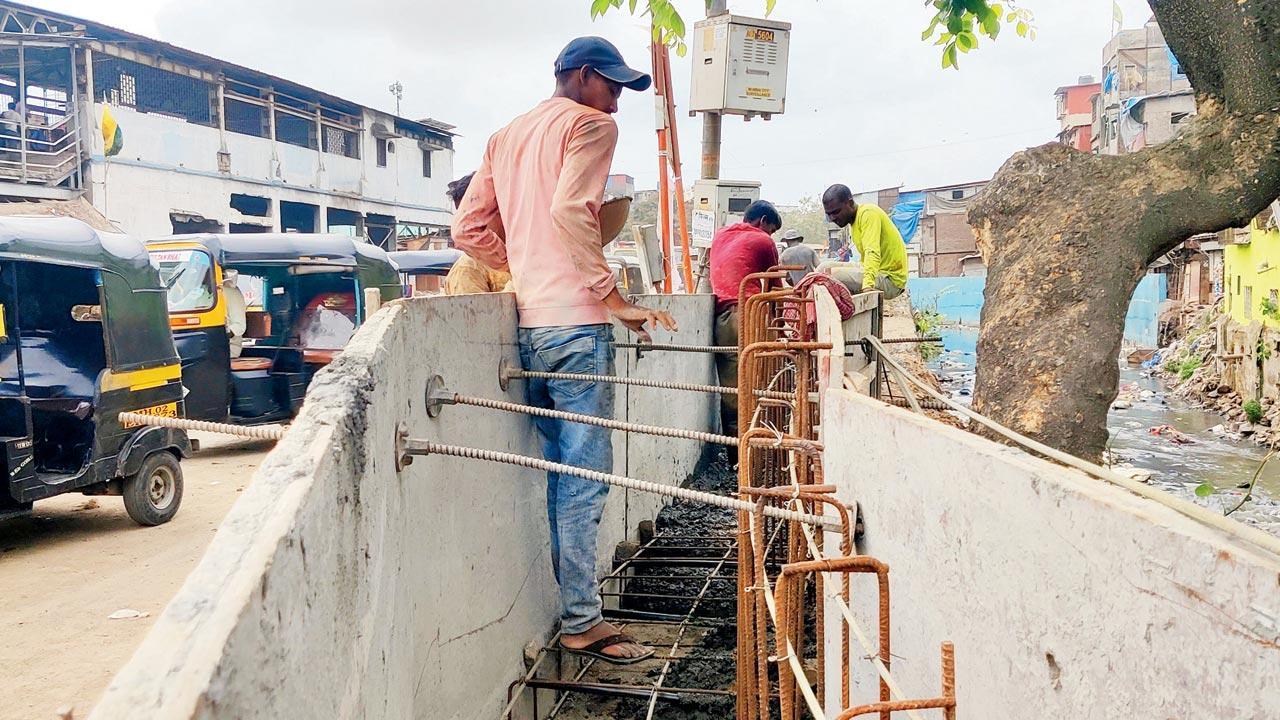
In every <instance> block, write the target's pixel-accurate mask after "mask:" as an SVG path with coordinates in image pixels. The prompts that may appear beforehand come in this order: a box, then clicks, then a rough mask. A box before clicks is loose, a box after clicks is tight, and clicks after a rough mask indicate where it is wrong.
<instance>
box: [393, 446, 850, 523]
mask: <svg viewBox="0 0 1280 720" xmlns="http://www.w3.org/2000/svg"><path fill="white" fill-rule="evenodd" d="M428 455H445V456H448V457H459V458H468V459H471V460H484V461H486V462H496V463H502V464H505V465H515V466H518V467H523V468H528V469H530V470H540V471H542V472H554V473H560V474H562V475H572V476H574V477H579V478H582V479H584V480H591V481H592V482H598V483H604V484H605V485H611V486H614V487H621V488H626V489H627V490H635V491H637V492H646V493H650V494H653V495H662V496H664V497H670V498H676V499H679V500H688V501H690V502H697V503H702V504H704V505H714V506H716V507H722V508H728V509H729V510H737V511H740V512H750V513H754V512H757V511H763V513H764V514H765V515H766V516H768V517H772V518H777V519H779V520H790V521H793V522H800V523H804V524H806V525H814V526H817V527H821V528H823V529H824V530H826V531H830V532H836V533H839V532H843V525H842V523H841V522H840V521H838V520H836V519H834V518H829V517H823V516H821V515H814V514H812V513H804V512H798V511H795V510H786V509H783V508H780V507H776V506H772V505H767V506H765V507H763V508H757V506H756V503H754V502H751V501H749V500H741V499H739V498H735V497H729V496H727V495H718V494H716V493H711V492H703V491H701V490H690V489H689V488H683V487H678V486H675V485H663V484H662V483H657V482H651V481H648V480H637V479H636V478H630V477H626V476H624V475H614V474H612V473H605V472H600V471H598V470H588V469H587V468H581V467H577V466H575V465H565V464H564V463H558V462H551V461H549V460H541V459H538V458H533V457H529V456H528V455H520V454H518V453H509V452H499V451H497V450H485V449H482V448H473V447H463V446H459V445H445V444H443V443H437V442H432V441H430V440H425V439H421V438H412V437H409V431H408V429H407V428H405V427H403V426H401V428H400V429H399V430H398V431H397V432H396V470H403V469H404V468H405V467H407V466H408V465H411V464H412V463H413V458H414V457H425V456H428Z"/></svg>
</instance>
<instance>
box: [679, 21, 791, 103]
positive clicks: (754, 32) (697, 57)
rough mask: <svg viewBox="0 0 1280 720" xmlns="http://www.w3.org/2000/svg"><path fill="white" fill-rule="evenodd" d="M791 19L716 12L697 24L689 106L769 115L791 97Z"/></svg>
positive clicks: (694, 27) (694, 37) (694, 29)
mask: <svg viewBox="0 0 1280 720" xmlns="http://www.w3.org/2000/svg"><path fill="white" fill-rule="evenodd" d="M790 44H791V23H785V22H777V21H774V20H759V19H755V18H746V17H741V16H738V15H717V16H715V17H711V18H707V19H705V20H701V21H699V22H697V23H695V24H694V26H693V90H692V98H691V99H690V101H689V109H690V110H692V111H694V112H719V113H726V114H731V115H746V116H747V117H750V116H752V115H761V116H763V117H765V118H768V117H769V116H771V115H776V114H778V113H781V112H782V111H783V108H784V106H785V105H786V99H787V51H788V48H789V47H790Z"/></svg>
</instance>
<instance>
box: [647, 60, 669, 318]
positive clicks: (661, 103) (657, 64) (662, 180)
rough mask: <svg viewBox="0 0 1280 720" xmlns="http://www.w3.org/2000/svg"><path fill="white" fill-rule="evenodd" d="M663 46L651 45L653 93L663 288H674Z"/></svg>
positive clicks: (665, 291)
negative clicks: (656, 111)
mask: <svg viewBox="0 0 1280 720" xmlns="http://www.w3.org/2000/svg"><path fill="white" fill-rule="evenodd" d="M659 47H663V46H662V45H661V44H660V43H658V42H657V41H656V40H654V41H652V42H651V43H650V45H649V50H650V56H651V58H652V61H653V93H654V101H655V105H654V106H655V108H658V109H659V112H658V113H657V115H656V119H657V130H658V222H660V223H661V224H662V226H661V227H660V228H659V232H660V233H661V234H660V236H659V237H661V239H662V292H664V293H668V294H670V292H671V191H670V185H669V183H670V181H669V179H668V176H667V136H666V133H665V132H664V129H665V128H664V126H665V125H666V82H665V77H664V73H663V72H662V59H661V55H660V54H659V51H658V48H659Z"/></svg>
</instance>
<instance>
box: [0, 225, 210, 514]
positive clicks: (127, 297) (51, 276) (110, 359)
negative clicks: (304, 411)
mask: <svg viewBox="0 0 1280 720" xmlns="http://www.w3.org/2000/svg"><path fill="white" fill-rule="evenodd" d="M124 411H130V412H135V413H141V414H150V415H161V416H168V417H178V416H179V415H180V414H181V412H182V384H181V375H180V366H179V364H178V356H177V353H176V352H175V350H174V344H173V339H172V337H171V336H170V334H169V329H168V319H167V314H166V309H165V295H164V289H163V288H162V286H161V285H160V277H159V275H158V274H157V273H156V270H155V268H153V267H152V266H151V265H150V263H149V262H148V258H147V252H146V249H145V247H144V246H143V245H142V243H140V242H138V241H136V240H132V239H130V238H128V237H126V236H124V235H114V234H106V233H99V232H97V231H96V230H94V229H93V228H91V227H90V226H88V225H86V224H84V223H82V222H80V221H78V220H73V219H70V218H52V217H38V218H37V217H30V218H26V217H7V218H0V447H3V458H0V460H2V461H3V462H4V465H5V478H6V482H5V483H4V486H3V490H2V491H0V517H5V516H8V515H14V514H18V513H22V512H25V511H27V510H30V509H31V506H32V503H34V502H35V501H37V500H42V499H44V498H48V497H51V496H53V495H59V494H61V493H66V492H71V491H79V492H83V493H85V494H89V495H123V496H124V506H125V509H126V510H127V511H128V513H129V516H130V517H131V518H133V519H134V520H135V521H137V522H139V523H141V524H143V525H159V524H160V523H163V522H167V521H168V520H169V519H170V518H172V517H173V516H174V514H175V513H176V512H177V511H178V505H179V504H180V503H181V501H182V468H181V466H180V465H179V459H180V458H182V457H185V456H186V455H187V454H189V453H190V450H191V445H190V442H189V441H188V440H187V436H186V434H185V433H184V432H182V431H181V430H172V429H168V428H159V427H146V426H141V425H137V424H131V423H122V422H121V421H120V419H119V414H120V413H121V412H124Z"/></svg>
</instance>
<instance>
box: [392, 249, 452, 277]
mask: <svg viewBox="0 0 1280 720" xmlns="http://www.w3.org/2000/svg"><path fill="white" fill-rule="evenodd" d="M387 255H388V256H389V257H390V258H391V262H392V263H394V264H395V266H396V268H397V269H398V270H399V271H400V272H402V273H405V274H408V275H447V274H449V269H450V268H452V267H453V264H454V263H456V262H457V261H458V258H460V257H462V251H461V250H455V249H453V248H447V249H444V250H400V251H397V252H390V253H387Z"/></svg>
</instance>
